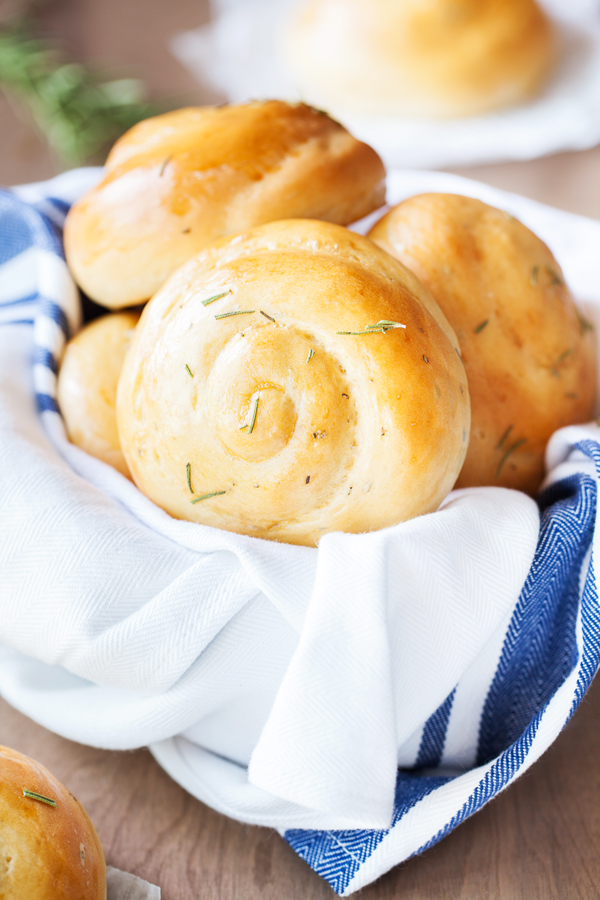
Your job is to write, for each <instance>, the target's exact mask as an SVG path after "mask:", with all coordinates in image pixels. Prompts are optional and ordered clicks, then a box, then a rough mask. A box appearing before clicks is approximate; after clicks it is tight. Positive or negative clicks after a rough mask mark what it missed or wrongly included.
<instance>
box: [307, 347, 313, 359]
mask: <svg viewBox="0 0 600 900" xmlns="http://www.w3.org/2000/svg"><path fill="white" fill-rule="evenodd" d="M314 355H315V351H314V350H313V348H312V347H311V348H310V350H309V351H308V356H307V357H306V362H307V363H309V362H310V361H311V359H312V358H313V356H314Z"/></svg>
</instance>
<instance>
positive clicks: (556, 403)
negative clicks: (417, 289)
mask: <svg viewBox="0 0 600 900" xmlns="http://www.w3.org/2000/svg"><path fill="white" fill-rule="evenodd" d="M370 236H371V238H372V239H373V240H374V241H376V242H377V243H378V244H379V245H380V246H381V247H383V248H384V249H385V250H387V251H388V252H389V253H392V254H393V255H395V256H396V257H397V258H398V259H399V260H401V261H402V262H403V263H404V265H406V266H408V267H409V268H410V269H411V270H412V271H413V272H414V273H415V274H416V275H417V276H418V277H419V278H420V279H421V281H422V282H423V283H424V284H425V285H426V286H427V287H428V288H429V290H430V291H431V293H432V294H433V296H434V297H435V299H436V300H437V302H438V303H439V305H440V307H441V308H442V310H443V311H444V313H445V315H446V316H447V317H448V320H449V321H450V323H451V325H452V327H453V328H454V330H455V331H456V334H457V337H458V340H459V342H460V347H461V351H462V357H463V361H464V364H465V369H466V372H467V378H468V380H469V392H470V395H471V410H472V418H471V440H470V444H469V450H468V453H467V458H466V460H465V464H464V467H463V470H462V472H461V474H460V478H459V479H458V482H457V487H469V486H473V485H475V486H476V485H490V484H491V485H499V486H503V487H510V488H517V489H518V490H522V491H526V492H528V493H534V492H535V491H536V490H537V489H538V487H539V485H540V482H541V480H542V477H543V474H544V451H545V448H546V444H547V442H548V439H549V438H550V436H551V434H552V433H553V432H554V431H556V430H557V429H558V428H562V427H563V426H565V425H571V424H574V423H577V422H587V421H589V420H590V419H591V418H592V417H593V415H594V401H595V395H596V356H595V333H594V330H593V328H592V326H591V324H590V323H589V322H588V321H587V320H586V318H585V316H583V315H582V313H581V312H580V311H579V310H578V309H577V307H576V305H575V303H574V301H573V298H572V296H571V294H570V293H569V289H568V288H567V286H566V284H565V280H564V277H563V274H562V272H561V269H560V266H559V265H558V263H557V262H556V260H555V259H554V256H553V255H552V253H551V252H550V250H549V249H548V247H547V246H546V245H545V244H544V243H543V242H542V241H541V240H540V239H539V238H538V237H536V235H535V234H533V233H532V232H531V231H530V230H529V229H528V228H526V227H525V226H524V225H522V224H521V222H519V221H518V220H517V219H515V218H513V217H512V216H510V215H508V213H505V212H502V211H501V210H498V209H494V208H493V207H491V206H487V205H486V204H485V203H481V202H480V201H479V200H472V199H471V198H470V197H460V196H457V195H453V194H423V195H421V196H418V197H412V198H410V199H409V200H405V201H404V202H403V203H400V204H399V205H398V206H396V207H395V208H394V209H393V210H392V211H391V212H389V213H388V214H387V215H386V216H384V218H383V219H381V220H380V221H379V222H378V223H377V224H376V225H375V227H374V228H373V229H372V230H371V232H370Z"/></svg>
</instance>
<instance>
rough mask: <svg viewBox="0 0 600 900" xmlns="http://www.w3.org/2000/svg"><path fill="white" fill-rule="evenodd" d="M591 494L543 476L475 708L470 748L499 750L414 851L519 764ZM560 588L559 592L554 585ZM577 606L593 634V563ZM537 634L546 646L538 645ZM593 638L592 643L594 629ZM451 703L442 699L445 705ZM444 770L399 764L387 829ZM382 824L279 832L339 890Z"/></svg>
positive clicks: (557, 652)
mask: <svg viewBox="0 0 600 900" xmlns="http://www.w3.org/2000/svg"><path fill="white" fill-rule="evenodd" d="M588 443H590V444H591V446H592V447H593V448H594V453H593V454H592V453H591V452H590V448H588V447H586V446H585V445H584V444H581V445H580V448H581V449H582V450H583V451H584V452H586V453H588V455H590V456H592V455H593V456H594V457H595V458H597V466H598V468H599V471H600V447H598V446H597V445H595V444H593V442H588ZM596 494H597V491H596V484H595V482H594V481H592V479H591V478H589V477H588V476H587V475H583V474H577V475H573V476H571V477H570V478H568V479H565V480H563V481H561V482H558V483H557V484H555V485H552V486H551V487H550V488H549V489H548V490H547V491H545V492H544V493H543V494H542V495H541V497H540V504H541V505H542V517H541V528H540V537H539V540H538V546H537V550H536V554H535V558H534V564H533V566H532V568H531V572H530V575H529V577H528V579H527V581H526V583H525V586H524V588H523V591H522V593H521V597H520V599H519V603H518V604H517V608H516V610H515V614H514V616H513V620H512V622H511V625H510V626H509V632H508V634H507V639H506V642H505V648H504V650H503V654H502V658H501V663H500V664H499V669H498V672H500V670H502V673H503V674H504V675H506V676H507V681H506V684H505V685H504V689H503V682H502V677H499V675H498V674H497V676H496V678H495V679H494V682H493V687H492V689H490V692H489V696H488V700H487V701H486V705H485V709H484V715H483V716H482V728H481V729H480V742H479V754H480V755H481V756H482V757H483V758H485V759H491V758H493V757H490V755H489V754H491V753H493V751H494V748H498V752H499V756H498V758H497V759H496V761H495V763H494V764H493V765H492V766H491V768H490V769H489V770H488V771H487V773H486V774H485V775H484V777H483V778H482V780H481V782H480V783H479V784H478V785H477V787H476V788H475V790H474V791H473V792H472V794H471V796H470V797H469V799H468V800H467V801H466V803H465V804H464V805H463V806H462V808H461V809H460V810H459V811H458V812H457V813H456V815H454V816H453V817H452V818H451V820H450V821H449V822H447V824H445V825H444V826H443V827H442V828H440V829H439V830H438V831H437V833H436V834H434V835H433V836H432V837H431V838H430V839H429V840H428V841H427V842H425V843H424V844H423V845H422V846H421V847H419V849H418V851H417V853H421V852H423V851H424V850H426V849H427V848H429V847H431V846H433V844H436V843H437V842H438V841H440V840H441V839H442V838H443V837H445V836H446V835H447V834H449V833H450V831H452V830H453V829H454V828H456V826H457V825H459V824H460V823H461V822H463V821H464V820H465V819H466V818H468V817H469V816H470V815H472V814H473V813H474V812H477V810H479V809H481V807H482V806H483V805H484V804H485V803H487V801H488V800H490V799H491V798H492V797H494V796H495V795H496V794H497V793H498V792H499V791H500V790H502V788H504V787H505V786H506V785H507V784H508V783H509V781H510V780H511V779H512V778H514V777H515V776H516V775H517V774H518V772H519V769H520V767H521V766H522V764H523V762H524V760H525V758H526V756H527V753H528V751H529V749H530V747H531V744H532V742H533V739H534V737H535V735H536V734H537V731H538V727H539V723H540V721H541V718H542V715H543V713H544V711H545V709H546V706H547V703H548V701H549V700H550V699H551V696H552V694H553V693H554V692H555V691H556V689H557V687H558V686H559V684H560V683H562V680H564V678H565V677H566V676H567V675H568V674H569V672H570V671H571V670H572V668H573V665H574V663H575V661H576V653H577V650H576V644H575V639H576V635H575V618H576V612H577V604H578V600H579V580H580V569H581V563H582V561H583V558H584V557H585V555H586V553H587V551H588V549H589V546H590V543H591V539H592V535H593V528H594V521H595V513H596ZM565 589H566V602H565V600H564V597H565V594H564V593H563V592H564V591H565ZM524 607H527V613H528V616H531V617H532V619H533V622H534V625H533V626H532V627H530V624H529V622H528V621H527V620H525V621H524V619H523V609H524ZM583 615H584V621H589V622H590V624H589V625H588V626H587V630H588V631H589V632H590V633H593V634H595V635H599V636H600V612H599V611H598V608H597V594H596V587H595V579H594V575H593V570H592V569H590V571H589V572H588V576H587V581H586V586H585V590H584V594H583ZM524 634H527V635H528V636H529V638H530V639H531V640H532V641H533V647H532V646H529V651H530V652H534V653H535V657H536V660H537V661H538V664H540V665H541V666H542V669H543V674H542V675H538V672H537V670H536V669H535V667H532V666H531V665H530V662H529V658H528V653H527V652H525V645H524V643H523V635H524ZM546 639H547V640H548V648H545V643H546ZM596 647H597V648H600V639H598V641H597V643H596ZM586 652H588V651H586ZM599 655H600V650H599V649H596V650H595V651H594V655H593V659H590V663H589V665H588V666H587V676H585V677H584V679H583V682H582V685H581V696H582V695H583V693H584V692H585V690H587V687H589V684H590V681H591V677H592V676H593V673H594V672H595V670H596V666H597V664H598V662H599V661H600V660H599V659H598V657H599ZM545 677H550V678H551V679H552V680H553V690H552V691H551V694H550V696H548V691H547V690H544V689H543V687H542V686H541V684H540V679H541V678H545ZM451 698H452V699H453V694H450V696H449V697H448V699H447V700H446V701H445V703H444V704H442V706H441V707H440V708H439V709H438V710H437V711H436V713H434V716H432V717H431V718H430V719H429V720H428V724H429V722H431V719H432V718H434V717H438V716H439V718H438V719H437V722H438V724H441V720H442V718H443V714H442V713H441V712H440V711H441V710H442V709H444V711H445V707H446V704H448V705H449V706H451ZM521 701H523V702H524V703H525V705H526V709H527V716H528V717H529V718H526V717H524V716H523V715H521V714H520V709H519V707H518V704H519V703H520V702H521ZM536 703H537V706H536V705H535V704H536ZM515 704H516V705H515ZM493 708H494V709H495V715H497V716H498V717H499V719H498V721H496V720H495V719H494V720H492V719H491V718H489V716H490V713H491V712H492V709H493ZM450 712H451V710H450V709H449V710H448V714H450ZM503 715H506V716H507V722H506V724H505V725H503V723H502V716H503ZM484 720H485V723H484ZM519 727H521V729H522V730H521V732H519V733H515V730H516V729H518V728H519ZM432 730H433V729H432ZM442 730H443V734H444V738H445V731H446V729H445V728H444V729H439V733H441V732H442ZM513 736H514V737H513ZM511 739H512V743H511ZM438 742H439V737H438ZM503 742H506V743H503ZM422 744H423V742H422ZM419 755H420V754H419ZM452 780H453V779H452V778H439V777H434V776H424V777H418V776H417V775H415V774H412V773H408V772H401V773H399V777H398V781H397V784H396V799H395V809H394V819H393V824H392V829H390V830H393V828H394V827H395V825H397V824H398V823H399V822H400V821H401V820H402V818H403V817H404V816H405V815H406V813H407V812H408V811H409V809H411V808H412V807H413V806H414V805H415V804H416V803H417V802H418V801H419V800H421V799H422V798H423V797H425V796H427V795H428V794H430V793H432V792H433V791H435V790H437V789H438V788H440V787H442V786H444V785H445V784H447V783H448V782H449V781H452ZM430 815H431V812H430ZM387 834H389V831H371V830H356V831H348V832H328V831H317V830H311V831H308V830H307V831H304V830H290V831H286V832H285V835H284V837H285V839H286V840H287V841H288V842H289V843H290V844H291V846H292V847H293V848H294V850H296V852H297V853H298V854H299V855H300V856H302V858H303V859H306V861H307V862H308V863H309V865H310V866H311V867H312V868H313V869H314V870H315V871H316V872H318V873H319V875H321V876H322V877H323V878H325V879H326V880H327V881H328V882H329V883H330V885H331V886H332V888H333V889H334V890H335V891H337V892H338V893H342V892H343V891H344V890H345V889H346V888H347V887H348V885H349V883H350V881H351V880H352V878H354V877H355V875H356V874H357V873H358V871H359V869H360V867H361V865H362V864H363V863H364V861H365V860H366V859H368V858H369V856H370V855H371V854H372V853H373V851H374V850H375V848H376V847H377V846H378V845H379V843H380V842H381V841H382V840H383V838H384V837H385V836H386V835H387ZM332 836H333V837H332ZM334 838H335V840H334Z"/></svg>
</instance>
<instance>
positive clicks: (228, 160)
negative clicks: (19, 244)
mask: <svg viewBox="0 0 600 900" xmlns="http://www.w3.org/2000/svg"><path fill="white" fill-rule="evenodd" d="M105 171H106V174H105V177H104V180H103V181H102V182H101V183H100V185H98V186H97V187H96V188H94V189H93V190H92V191H90V192H89V193H88V194H86V195H85V196H84V197H83V198H81V199H80V200H79V201H78V202H77V203H75V205H74V206H73V207H72V208H71V210H70V211H69V214H68V216H67V221H66V223H65V235H64V236H65V251H66V256H67V262H68V264H69V267H70V269H71V271H72V273H73V275H74V277H75V279H76V281H77V282H78V283H79V284H80V285H81V287H82V288H83V289H84V291H85V292H86V293H87V294H89V296H91V297H93V298H94V300H97V301H98V302H99V303H102V304H103V305H105V306H107V307H110V308H113V309H116V308H121V307H124V306H132V305H135V304H137V303H141V302H144V301H145V300H147V299H148V297H150V296H152V294H154V293H155V292H156V291H157V290H158V289H159V288H160V287H161V285H162V284H163V283H164V282H165V281H166V279H167V278H168V276H169V275H171V274H172V272H174V271H175V270H176V269H177V268H178V267H179V266H180V265H181V264H182V263H183V262H185V261H186V260H187V259H189V258H190V257H191V256H193V255H194V254H195V253H197V252H198V251H199V250H201V249H203V248H204V247H206V246H208V245H209V244H211V243H213V242H214V241H215V240H217V239H219V238H221V237H223V236H225V235H230V234H234V233H237V232H240V231H243V230H245V229H247V228H251V227H252V226H254V225H258V224H261V223H264V222H270V221H274V220H276V219H283V218H290V217H302V218H304V217H307V218H317V219H324V220H327V221H331V222H337V223H339V224H347V223H349V222H352V221H355V220H356V219H359V218H361V217H362V216H364V215H367V213H369V212H371V211H372V210H374V209H376V208H378V207H379V206H381V205H382V203H383V202H384V199H385V170H384V167H383V164H382V162H381V160H380V159H379V157H378V156H377V154H376V153H375V151H374V150H372V149H371V148H370V147H369V146H367V144H363V143H361V142H360V141H357V140H356V139H355V138H353V137H352V135H350V134H349V133H348V132H347V131H346V129H345V128H343V127H342V126H341V125H339V124H338V123H337V122H334V121H333V120H332V119H330V118H329V117H328V116H327V115H325V114H324V113H320V112H318V111H317V110H314V109H312V108H311V107H309V106H306V105H305V104H304V103H297V104H291V103H285V102H283V101H280V100H269V101H265V102H254V103H248V104H245V105H241V106H225V107H201V108H189V109H180V110H177V111H176V112H171V113H166V114H165V115H162V116H156V117H155V118H152V119H147V120H145V121H143V122H140V123H139V124H138V125H136V126H134V127H133V128H132V129H131V130H130V131H128V132H127V133H126V134H125V135H124V136H123V137H122V138H121V139H120V140H119V141H117V143H116V144H115V146H114V147H113V149H112V151H111V152H110V154H109V156H108V159H107V161H106V170H105Z"/></svg>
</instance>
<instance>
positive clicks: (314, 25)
mask: <svg viewBox="0 0 600 900" xmlns="http://www.w3.org/2000/svg"><path fill="white" fill-rule="evenodd" d="M554 44H555V41H554V32H553V28H552V26H551V24H550V22H549V21H548V19H547V18H546V16H545V15H544V13H543V12H542V10H541V9H540V7H539V6H538V4H537V3H536V2H535V0H307V2H305V3H304V4H303V5H301V7H300V9H299V10H298V12H297V13H296V14H295V15H294V17H293V19H292V20H291V22H290V26H289V28H288V31H287V36H286V38H285V42H284V55H285V58H286V60H287V61H288V63H289V65H290V67H291V69H292V71H293V73H294V74H295V76H296V79H297V81H298V84H299V86H300V87H301V89H302V91H303V94H304V96H305V97H309V98H310V99H311V101H312V102H316V103H320V104H323V105H325V106H326V107H328V108H330V109H334V110H336V111H337V112H339V111H348V112H360V113H365V114H380V115H408V116H431V117H441V118H446V117H451V116H470V115H478V114H481V113H485V112H489V111H491V110H495V109H500V108H502V107H505V106H509V105H511V104H514V103H520V102H522V101H524V100H527V99H529V98H530V97H532V96H534V95H535V94H536V93H537V92H538V91H539V90H540V88H541V87H542V86H543V84H544V83H545V81H546V80H547V76H548V74H549V72H550V70H551V67H552V63H553V61H554V57H555V48H554Z"/></svg>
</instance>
